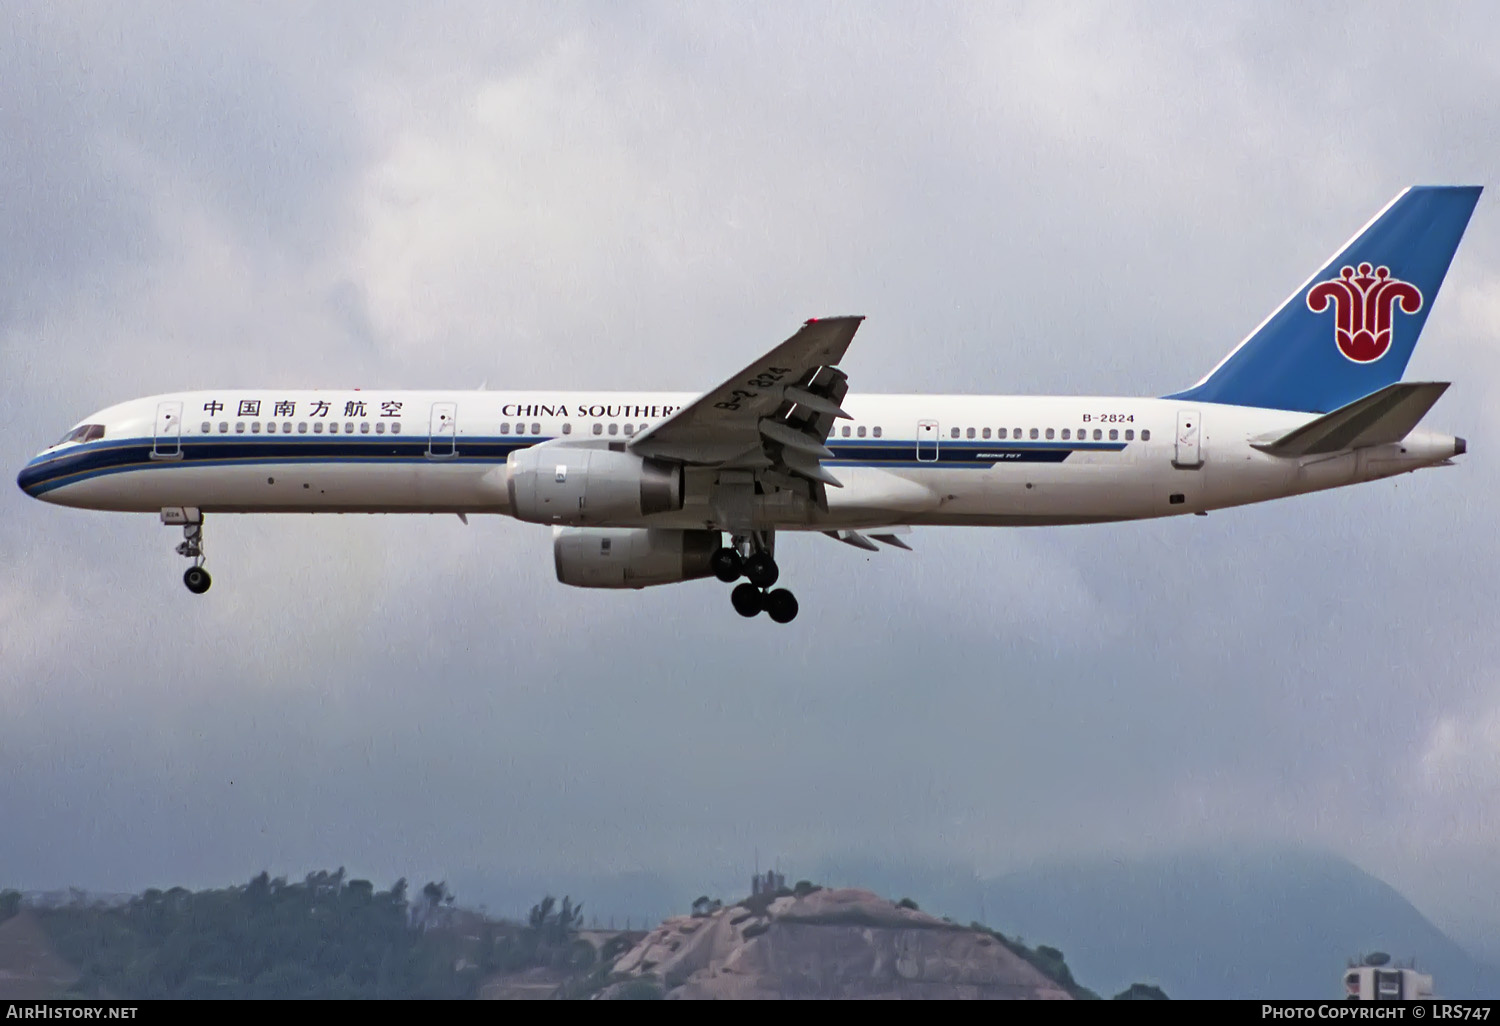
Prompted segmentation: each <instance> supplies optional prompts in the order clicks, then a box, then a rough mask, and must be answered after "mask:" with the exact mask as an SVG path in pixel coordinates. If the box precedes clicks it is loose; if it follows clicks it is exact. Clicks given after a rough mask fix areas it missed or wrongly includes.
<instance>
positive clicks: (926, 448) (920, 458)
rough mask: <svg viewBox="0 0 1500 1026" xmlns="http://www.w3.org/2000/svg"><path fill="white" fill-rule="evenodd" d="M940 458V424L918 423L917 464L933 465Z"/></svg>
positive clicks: (922, 421) (925, 421) (930, 421)
mask: <svg viewBox="0 0 1500 1026" xmlns="http://www.w3.org/2000/svg"><path fill="white" fill-rule="evenodd" d="M937 458H938V422H937V421H935V420H919V421H917V462H919V463H932V462H934V461H935V460H936V459H937Z"/></svg>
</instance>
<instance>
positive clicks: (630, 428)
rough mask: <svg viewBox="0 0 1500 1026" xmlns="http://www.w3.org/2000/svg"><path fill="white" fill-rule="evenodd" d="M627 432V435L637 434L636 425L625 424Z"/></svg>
mask: <svg viewBox="0 0 1500 1026" xmlns="http://www.w3.org/2000/svg"><path fill="white" fill-rule="evenodd" d="M625 433H626V434H627V435H633V434H635V425H634V424H626V425H625Z"/></svg>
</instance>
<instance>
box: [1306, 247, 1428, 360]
mask: <svg viewBox="0 0 1500 1026" xmlns="http://www.w3.org/2000/svg"><path fill="white" fill-rule="evenodd" d="M1398 303H1399V304H1400V306H1401V311H1402V313H1408V314H1414V313H1416V312H1417V311H1418V310H1420V309H1422V293H1421V292H1420V291H1419V290H1418V289H1417V287H1416V286H1415V285H1413V284H1411V283H1410V282H1406V281H1401V280H1399V279H1397V278H1392V277H1391V269H1390V268H1389V267H1377V268H1374V269H1372V268H1371V267H1370V265H1369V264H1360V265H1359V270H1358V272H1356V271H1355V269H1354V268H1353V267H1348V266H1346V267H1344V269H1343V270H1342V271H1340V272H1339V277H1337V278H1334V279H1332V280H1330V281H1323V282H1319V283H1318V284H1316V285H1314V286H1313V287H1312V288H1311V289H1310V290H1309V291H1308V293H1307V308H1308V309H1309V310H1311V311H1312V312H1313V313H1322V312H1323V311H1324V310H1327V309H1328V306H1329V304H1332V305H1333V306H1334V329H1333V337H1334V341H1335V342H1336V343H1338V347H1339V352H1341V353H1343V354H1344V356H1346V357H1347V358H1349V359H1350V360H1353V361H1354V362H1355V363H1374V362H1375V361H1376V360H1378V359H1380V358H1381V357H1382V356H1384V355H1385V354H1386V350H1388V349H1390V348H1391V317H1392V313H1393V311H1394V310H1395V307H1396V305H1397V304H1398Z"/></svg>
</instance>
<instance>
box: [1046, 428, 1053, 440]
mask: <svg viewBox="0 0 1500 1026" xmlns="http://www.w3.org/2000/svg"><path fill="white" fill-rule="evenodd" d="M1047 441H1049V442H1050V441H1052V429H1051V428H1048V429H1047Z"/></svg>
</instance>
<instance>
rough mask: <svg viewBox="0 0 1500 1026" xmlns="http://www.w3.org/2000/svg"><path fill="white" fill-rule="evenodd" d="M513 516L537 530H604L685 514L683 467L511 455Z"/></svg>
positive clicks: (544, 448) (586, 452)
mask: <svg viewBox="0 0 1500 1026" xmlns="http://www.w3.org/2000/svg"><path fill="white" fill-rule="evenodd" d="M505 462H506V481H505V487H506V490H507V491H508V492H509V494H510V510H511V515H513V516H514V517H516V519H518V520H529V521H531V522H532V523H534V524H600V523H607V522H609V521H611V520H630V519H634V518H636V517H642V516H649V515H651V514H652V513H670V512H672V511H674V510H679V509H681V508H682V466H681V465H680V464H677V463H668V462H666V461H664V460H652V459H644V458H642V457H640V456H637V455H635V454H634V453H628V452H616V451H614V450H611V449H586V448H580V447H571V446H566V445H533V446H531V447H530V448H527V449H518V450H516V451H515V452H513V453H511V454H510V456H509V458H508V459H507V460H506V461H505Z"/></svg>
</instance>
